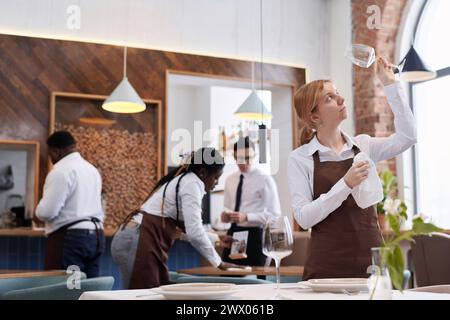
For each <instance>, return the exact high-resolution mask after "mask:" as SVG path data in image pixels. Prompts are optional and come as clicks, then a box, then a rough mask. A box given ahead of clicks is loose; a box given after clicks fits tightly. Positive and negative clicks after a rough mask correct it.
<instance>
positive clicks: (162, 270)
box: [129, 213, 184, 289]
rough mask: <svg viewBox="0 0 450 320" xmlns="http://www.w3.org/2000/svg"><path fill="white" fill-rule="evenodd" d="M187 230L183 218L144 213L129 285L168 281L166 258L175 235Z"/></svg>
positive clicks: (155, 284)
mask: <svg viewBox="0 0 450 320" xmlns="http://www.w3.org/2000/svg"><path fill="white" fill-rule="evenodd" d="M180 229H182V230H184V226H183V224H182V223H181V222H178V223H177V222H176V221H175V220H174V219H171V218H168V217H164V218H163V217H161V216H155V215H153V214H148V213H145V214H143V215H142V223H141V232H140V235H139V243H138V247H137V250H136V258H135V260H134V266H133V272H132V274H131V279H130V287H129V288H130V289H146V288H154V287H159V286H161V285H165V284H168V283H169V269H168V268H167V264H166V262H167V260H168V258H169V250H170V248H171V247H172V244H173V243H174V241H175V239H177V238H179V236H180Z"/></svg>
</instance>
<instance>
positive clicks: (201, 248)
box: [134, 172, 222, 267]
mask: <svg viewBox="0 0 450 320" xmlns="http://www.w3.org/2000/svg"><path fill="white" fill-rule="evenodd" d="M180 177H181V175H180V176H178V177H176V178H174V179H173V180H171V181H170V182H169V185H168V187H167V190H166V196H165V200H164V216H165V217H170V218H172V219H174V220H176V219H177V209H176V202H175V194H176V190H175V187H176V185H177V182H178V180H179V179H180ZM164 186H165V185H163V186H162V187H161V188H159V189H158V191H156V192H155V193H154V194H153V195H152V196H151V197H150V198H149V199H148V200H147V201H146V202H145V203H144V204H143V205H142V207H141V210H143V211H145V212H147V213H149V214H153V215H156V216H161V203H162V198H163V197H162V196H163V191H164ZM205 193H206V192H205V184H204V183H203V181H202V180H200V178H199V177H198V176H197V175H196V174H195V173H193V172H190V173H188V174H186V175H185V176H184V177H183V179H182V180H181V182H180V186H179V190H178V207H179V217H178V218H179V220H180V221H183V222H184V226H185V228H186V235H185V236H183V239H186V240H188V241H189V242H190V243H191V244H192V245H193V247H194V248H195V249H197V251H198V252H200V254H201V255H202V256H204V257H205V258H206V259H208V261H209V262H210V263H211V264H212V265H213V266H215V267H217V266H219V265H220V263H221V262H222V259H221V258H220V256H219V255H218V254H217V251H216V249H215V248H214V246H213V244H212V241H213V239H212V238H211V239H210V235H208V233H207V232H206V230H205V228H204V227H203V221H202V199H203V196H204V195H205ZM134 220H135V221H136V222H138V223H141V220H142V215H136V216H135V218H134ZM215 239H216V240H217V239H218V236H217V235H215Z"/></svg>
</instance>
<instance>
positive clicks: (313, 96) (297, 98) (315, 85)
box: [294, 80, 331, 145]
mask: <svg viewBox="0 0 450 320" xmlns="http://www.w3.org/2000/svg"><path fill="white" fill-rule="evenodd" d="M327 82H331V81H330V80H315V81H312V82H310V83H307V84H305V85H303V86H301V87H300V88H299V89H298V90H297V91H296V92H295V93H294V107H295V111H296V112H297V116H298V117H299V118H300V119H301V123H300V125H301V129H300V145H303V144H306V143H309V142H310V141H311V140H312V138H314V135H315V134H316V130H315V128H314V124H313V123H312V121H311V114H312V112H313V110H314V108H316V107H317V101H318V98H319V95H320V93H321V92H322V91H323V87H324V84H325V83H327Z"/></svg>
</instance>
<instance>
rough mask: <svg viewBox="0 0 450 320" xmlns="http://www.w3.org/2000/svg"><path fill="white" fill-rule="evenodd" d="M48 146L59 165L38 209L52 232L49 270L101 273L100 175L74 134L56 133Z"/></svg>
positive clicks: (47, 184)
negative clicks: (85, 157)
mask: <svg viewBox="0 0 450 320" xmlns="http://www.w3.org/2000/svg"><path fill="white" fill-rule="evenodd" d="M47 145H48V148H49V149H48V150H49V155H50V158H51V161H52V163H53V165H54V166H53V169H52V170H51V171H50V172H49V174H48V175H47V178H46V179H45V184H44V190H43V197H42V199H41V201H40V202H39V204H38V206H37V208H36V217H37V218H38V219H40V220H42V221H44V222H45V233H46V234H47V236H48V241H47V253H46V257H45V268H46V269H61V268H63V269H67V268H68V267H69V266H78V268H79V269H80V270H81V271H83V272H84V273H86V275H87V277H96V276H98V274H99V260H100V256H101V254H102V252H103V250H104V243H105V239H104V234H103V231H102V221H103V215H104V214H103V208H102V201H101V190H102V179H101V176H100V173H99V172H98V170H97V169H96V168H95V167H94V166H93V165H92V164H90V163H89V162H87V161H86V160H85V159H83V157H82V156H81V155H80V153H78V152H77V149H76V141H75V139H74V137H73V136H72V135H71V134H70V133H69V132H67V131H58V132H55V133H53V134H52V135H51V136H50V137H49V138H48V140H47Z"/></svg>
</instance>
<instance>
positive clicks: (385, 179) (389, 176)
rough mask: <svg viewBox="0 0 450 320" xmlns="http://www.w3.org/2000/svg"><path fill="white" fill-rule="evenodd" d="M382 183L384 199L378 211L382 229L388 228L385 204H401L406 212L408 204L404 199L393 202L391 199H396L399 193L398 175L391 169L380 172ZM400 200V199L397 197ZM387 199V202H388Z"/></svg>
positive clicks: (379, 204)
mask: <svg viewBox="0 0 450 320" xmlns="http://www.w3.org/2000/svg"><path fill="white" fill-rule="evenodd" d="M380 180H381V185H382V186H383V200H381V202H379V203H378V204H377V213H378V224H379V225H380V228H381V229H382V230H384V229H386V219H385V217H386V209H385V205H387V206H388V207H390V206H393V205H395V206H401V208H402V210H404V212H405V214H406V208H407V207H406V205H405V203H404V202H403V201H401V200H399V201H400V204H399V203H398V201H395V200H394V202H391V200H390V199H395V195H396V193H397V177H396V176H395V175H394V174H393V173H392V171H390V170H385V171H383V172H381V173H380ZM397 200H398V199H397ZM386 201H387V203H386Z"/></svg>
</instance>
